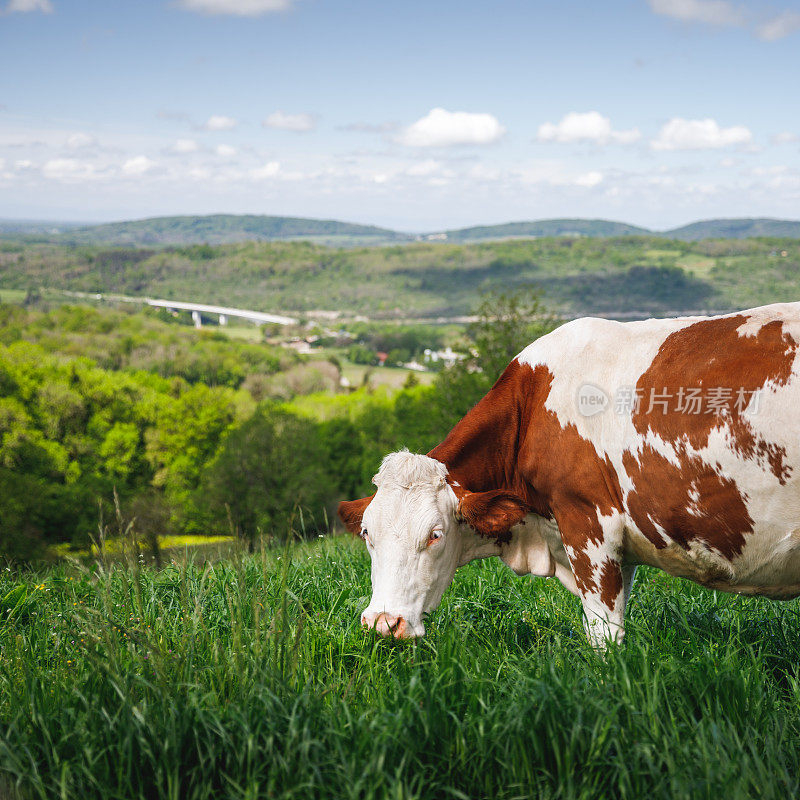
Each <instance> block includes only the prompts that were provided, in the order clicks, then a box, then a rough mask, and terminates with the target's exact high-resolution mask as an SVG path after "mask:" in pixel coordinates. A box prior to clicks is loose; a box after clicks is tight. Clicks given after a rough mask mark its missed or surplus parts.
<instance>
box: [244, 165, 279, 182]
mask: <svg viewBox="0 0 800 800" xmlns="http://www.w3.org/2000/svg"><path fill="white" fill-rule="evenodd" d="M280 170H281V165H280V162H278V161H267V163H266V164H264V166H263V167H258V168H257V169H254V170H251V172H250V176H251V177H252V178H255V179H256V180H257V181H262V180H266V179H267V178H274V177H275V176H276V175H277V174H278V173H279V172H280Z"/></svg>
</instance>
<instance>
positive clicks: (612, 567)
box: [580, 556, 636, 650]
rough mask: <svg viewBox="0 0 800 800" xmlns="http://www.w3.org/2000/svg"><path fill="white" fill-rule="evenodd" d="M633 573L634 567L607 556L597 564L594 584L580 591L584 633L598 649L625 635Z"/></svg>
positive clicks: (619, 640) (617, 640)
mask: <svg viewBox="0 0 800 800" xmlns="http://www.w3.org/2000/svg"><path fill="white" fill-rule="evenodd" d="M635 572H636V567H635V566H631V565H623V564H620V563H619V561H618V560H617V559H615V558H613V557H611V556H607V557H606V558H604V559H603V561H602V563H601V565H600V568H599V579H598V581H597V585H596V586H595V587H591V588H590V587H586V589H584V590H581V593H580V594H581V603H582V604H583V616H584V626H585V628H586V635H587V637H588V638H589V642H590V643H591V644H592V646H593V647H596V648H597V649H598V650H605V648H606V644H607V643H608V642H609V641H612V642H618V643H619V642H621V641H622V639H623V638H624V636H625V607H626V606H627V604H628V598H629V597H630V591H631V585H632V584H633V576H634V573H635Z"/></svg>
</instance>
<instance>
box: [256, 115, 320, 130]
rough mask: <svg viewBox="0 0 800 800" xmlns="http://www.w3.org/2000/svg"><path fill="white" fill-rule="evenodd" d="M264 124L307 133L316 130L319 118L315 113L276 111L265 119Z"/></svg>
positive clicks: (266, 126)
mask: <svg viewBox="0 0 800 800" xmlns="http://www.w3.org/2000/svg"><path fill="white" fill-rule="evenodd" d="M263 125H264V127H265V128H278V129H279V130H282V131H293V132H294V133H305V132H306V131H311V130H314V128H315V127H316V125H317V120H316V117H315V116H314V115H313V114H286V113H285V112H283V111H274V112H273V113H272V114H270V115H269V116H268V117H267V118H266V119H265V120H264V122H263Z"/></svg>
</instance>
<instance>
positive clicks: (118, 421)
mask: <svg viewBox="0 0 800 800" xmlns="http://www.w3.org/2000/svg"><path fill="white" fill-rule="evenodd" d="M552 324H553V322H552V321H550V320H546V319H543V318H542V316H541V314H540V313H539V310H538V306H537V304H536V302H535V301H533V302H532V303H531V302H522V301H520V299H519V296H512V297H501V296H500V297H498V296H495V297H492V298H490V299H489V300H487V302H486V303H485V304H484V307H483V308H482V310H481V322H479V323H477V324H476V325H473V326H471V328H470V329H469V331H468V337H469V343H470V346H471V347H472V348H473V349H474V350H475V351H476V352H477V353H478V356H477V357H476V358H475V359H474V360H473V361H471V362H470V363H469V364H462V365H459V366H458V367H456V368H454V369H451V370H447V371H445V372H443V373H441V374H440V376H439V377H438V379H437V382H436V383H435V384H434V385H433V386H429V387H422V386H410V387H408V388H406V389H404V390H402V391H400V392H399V393H397V394H395V395H390V394H389V393H387V392H370V391H369V390H368V389H362V390H360V391H359V392H356V393H354V394H352V395H339V396H334V395H323V396H320V397H317V398H315V399H314V400H307V401H304V402H300V401H298V402H296V403H284V404H281V403H278V402H276V401H274V400H266V401H263V402H261V403H260V404H257V403H256V402H255V400H254V399H253V397H252V395H251V394H250V393H249V392H247V391H245V390H243V389H241V388H239V389H236V388H233V387H231V386H225V385H217V386H210V385H208V384H206V383H204V382H201V381H198V382H195V383H190V382H189V381H187V380H186V379H185V378H184V377H181V376H172V377H169V378H165V377H162V376H160V375H157V374H155V373H154V372H151V371H145V370H131V369H126V370H119V369H118V370H112V369H105V368H102V367H100V366H99V365H98V364H97V363H96V362H95V361H93V360H91V359H88V358H74V357H64V356H63V355H61V354H54V353H49V352H47V351H46V350H45V348H44V347H43V346H42V345H41V344H36V343H32V342H29V341H25V340H22V339H17V340H15V341H12V342H10V343H9V344H2V345H0V553H2V554H4V555H5V556H8V557H12V558H32V557H35V556H36V555H39V554H41V553H42V552H43V550H44V549H45V548H46V546H47V545H48V544H52V543H57V542H70V543H73V544H75V545H77V546H85V545H86V544H87V543H88V541H89V539H90V537H91V536H92V535H94V534H96V532H97V529H98V522H99V520H100V518H101V516H102V517H104V518H106V519H108V518H109V517H111V516H112V515H113V513H114V509H113V507H112V503H113V499H114V495H115V494H116V496H117V497H118V498H119V502H120V506H121V508H122V512H123V514H124V515H125V517H126V519H129V520H131V521H132V523H133V524H134V525H136V526H139V530H138V532H139V534H140V535H142V536H144V537H147V536H149V535H151V534H158V533H166V532H169V530H172V531H175V532H183V533H212V532H221V533H224V532H230V531H233V532H235V533H236V534H237V535H239V536H240V537H242V538H243V539H245V540H247V541H249V542H250V543H251V544H253V545H255V544H256V543H257V542H258V541H259V540H261V539H265V540H269V539H272V538H278V539H280V538H283V537H285V536H288V535H310V534H312V533H315V532H317V531H320V530H324V529H327V527H328V524H329V521H330V514H331V513H332V510H333V507H334V504H335V501H336V500H337V499H340V498H341V497H344V496H355V495H359V494H363V493H367V492H369V491H370V480H371V477H372V475H373V474H374V472H375V471H376V469H377V466H378V464H379V462H380V459H381V458H382V457H383V456H384V455H385V454H386V453H387V452H389V451H391V450H394V449H397V448H399V447H403V446H406V447H409V448H410V449H412V450H416V451H420V452H425V451H427V450H429V449H430V448H432V447H433V446H434V445H435V444H436V443H437V442H439V441H440V440H441V439H442V437H443V436H444V435H445V434H446V433H447V431H448V430H449V428H450V427H451V426H452V425H453V424H455V422H456V421H457V420H458V419H459V418H460V417H461V416H462V415H463V413H465V412H466V410H467V409H468V408H469V407H470V406H471V405H472V404H473V403H474V402H475V401H476V400H477V399H478V398H479V397H480V396H481V395H482V394H483V393H484V392H485V391H486V390H487V389H488V388H489V386H490V385H491V382H492V380H493V379H494V377H496V375H497V374H498V373H499V371H500V369H501V368H502V366H504V365H505V362H506V361H508V360H509V358H511V357H512V356H513V355H514V354H515V353H516V352H518V351H519V350H520V349H521V348H522V347H523V346H524V345H525V344H527V343H528V342H529V341H530V340H531V339H533V338H535V337H536V336H537V335H539V334H540V333H541V332H543V331H544V330H547V329H548V328H549V327H551V326H552Z"/></svg>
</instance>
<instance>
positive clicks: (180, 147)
mask: <svg viewBox="0 0 800 800" xmlns="http://www.w3.org/2000/svg"><path fill="white" fill-rule="evenodd" d="M199 149H200V145H199V144H197V142H196V141H195V140H194V139H178V141H177V142H175V144H174V145H173V146H172V152H173V153H196V152H197V151H198V150H199Z"/></svg>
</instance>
